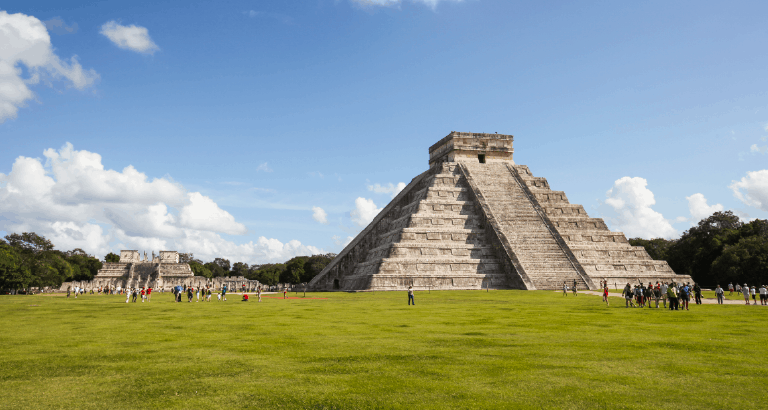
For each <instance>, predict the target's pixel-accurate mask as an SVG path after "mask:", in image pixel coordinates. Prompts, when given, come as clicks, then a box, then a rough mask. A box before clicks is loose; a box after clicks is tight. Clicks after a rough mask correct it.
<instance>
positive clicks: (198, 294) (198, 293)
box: [195, 287, 200, 303]
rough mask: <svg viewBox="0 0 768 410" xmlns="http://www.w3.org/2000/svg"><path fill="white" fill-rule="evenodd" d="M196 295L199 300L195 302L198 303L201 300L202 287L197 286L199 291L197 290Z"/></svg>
mask: <svg viewBox="0 0 768 410" xmlns="http://www.w3.org/2000/svg"><path fill="white" fill-rule="evenodd" d="M195 295H197V300H196V301H195V303H197V302H199V301H200V287H198V288H197V292H195Z"/></svg>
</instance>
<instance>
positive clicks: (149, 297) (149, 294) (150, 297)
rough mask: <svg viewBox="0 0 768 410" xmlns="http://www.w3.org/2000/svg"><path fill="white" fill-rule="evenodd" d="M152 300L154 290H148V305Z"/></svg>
mask: <svg viewBox="0 0 768 410" xmlns="http://www.w3.org/2000/svg"><path fill="white" fill-rule="evenodd" d="M151 300H152V288H147V303H149V302H150V301H151Z"/></svg>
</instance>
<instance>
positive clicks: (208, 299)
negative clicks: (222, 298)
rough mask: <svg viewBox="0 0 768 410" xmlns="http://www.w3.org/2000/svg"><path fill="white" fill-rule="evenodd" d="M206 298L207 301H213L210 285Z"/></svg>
mask: <svg viewBox="0 0 768 410" xmlns="http://www.w3.org/2000/svg"><path fill="white" fill-rule="evenodd" d="M205 299H206V301H207V302H210V301H211V288H210V287H208V288H207V290H206V298H205Z"/></svg>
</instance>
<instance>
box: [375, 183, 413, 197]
mask: <svg viewBox="0 0 768 410" xmlns="http://www.w3.org/2000/svg"><path fill="white" fill-rule="evenodd" d="M403 188H405V182H398V183H397V185H395V184H393V183H391V182H390V183H389V184H387V185H380V184H378V183H376V184H373V185H368V190H369V191H373V192H375V193H377V194H389V195H391V197H392V198H394V197H396V196H397V194H399V193H400V191H402V190H403Z"/></svg>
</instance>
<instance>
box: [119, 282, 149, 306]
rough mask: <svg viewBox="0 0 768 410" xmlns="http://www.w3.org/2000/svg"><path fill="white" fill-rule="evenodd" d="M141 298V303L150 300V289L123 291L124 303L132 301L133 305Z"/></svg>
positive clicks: (128, 289) (127, 289)
mask: <svg viewBox="0 0 768 410" xmlns="http://www.w3.org/2000/svg"><path fill="white" fill-rule="evenodd" d="M139 296H141V303H144V302H149V301H151V300H152V288H150V287H144V286H142V287H141V288H138V287H136V288H126V289H125V303H128V302H130V301H131V300H133V303H136V300H137V299H138V298H139Z"/></svg>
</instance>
